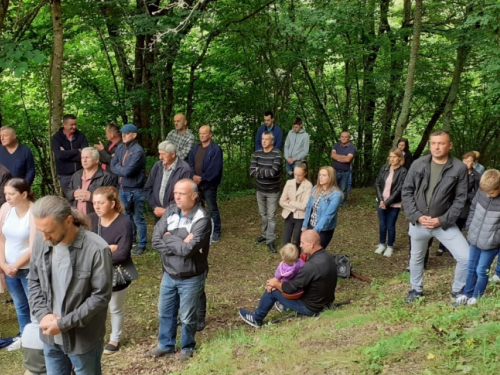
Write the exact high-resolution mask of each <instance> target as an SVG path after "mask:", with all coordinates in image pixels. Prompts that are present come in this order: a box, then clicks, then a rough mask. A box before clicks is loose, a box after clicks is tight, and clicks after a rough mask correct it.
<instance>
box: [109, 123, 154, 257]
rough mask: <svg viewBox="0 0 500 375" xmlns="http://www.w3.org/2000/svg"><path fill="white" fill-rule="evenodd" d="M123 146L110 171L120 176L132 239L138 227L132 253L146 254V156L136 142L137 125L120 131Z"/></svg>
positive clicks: (128, 125) (125, 126) (130, 125)
mask: <svg viewBox="0 0 500 375" xmlns="http://www.w3.org/2000/svg"><path fill="white" fill-rule="evenodd" d="M121 133H122V140H123V143H122V144H121V145H120V146H118V149H117V150H116V152H115V155H114V156H113V157H112V159H111V164H110V166H111V172H112V173H114V174H116V175H117V176H118V189H119V192H120V200H121V201H122V204H123V206H124V207H125V212H126V214H127V216H128V217H129V218H130V220H131V221H132V223H133V224H134V225H133V238H134V240H135V238H136V226H137V231H138V232H139V242H138V245H137V247H136V248H135V249H134V250H132V255H140V254H142V253H144V251H146V244H147V242H148V237H147V227H146V219H145V218H144V199H145V197H146V194H145V192H144V182H145V181H146V154H145V153H144V150H143V148H142V147H141V145H139V143H137V140H136V138H137V126H135V125H134V124H126V125H124V126H123V127H122V129H121Z"/></svg>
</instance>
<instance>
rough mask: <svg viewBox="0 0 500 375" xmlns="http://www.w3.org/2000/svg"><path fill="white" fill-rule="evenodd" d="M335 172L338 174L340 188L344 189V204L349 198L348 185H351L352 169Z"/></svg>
mask: <svg viewBox="0 0 500 375" xmlns="http://www.w3.org/2000/svg"><path fill="white" fill-rule="evenodd" d="M335 174H336V176H337V185H338V186H339V189H340V190H342V194H343V197H342V204H344V202H345V200H346V199H347V194H348V190H347V188H348V186H349V176H350V174H351V171H345V172H343V171H337V170H336V171H335Z"/></svg>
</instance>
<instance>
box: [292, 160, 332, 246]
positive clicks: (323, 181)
mask: <svg viewBox="0 0 500 375" xmlns="http://www.w3.org/2000/svg"><path fill="white" fill-rule="evenodd" d="M341 201H342V192H341V191H340V189H339V187H338V185H337V179H336V177H335V170H334V169H333V168H332V167H321V169H320V170H319V173H318V181H317V183H316V186H315V187H314V188H313V190H312V193H311V198H309V202H307V207H306V216H305V218H304V222H303V223H302V231H304V230H306V229H314V230H315V231H316V232H317V233H318V234H319V237H320V242H321V247H322V248H323V249H326V247H327V246H328V244H329V243H330V241H331V240H332V237H333V232H334V231H335V227H336V226H337V210H338V208H339V206H340V203H341Z"/></svg>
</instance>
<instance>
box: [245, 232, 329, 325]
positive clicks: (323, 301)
mask: <svg viewBox="0 0 500 375" xmlns="http://www.w3.org/2000/svg"><path fill="white" fill-rule="evenodd" d="M300 247H301V248H302V252H303V253H305V254H307V255H308V260H307V262H306V263H305V264H304V267H302V269H301V270H300V271H299V274H298V275H297V276H296V277H295V278H294V279H292V280H290V281H289V282H287V283H283V282H281V281H279V280H278V279H276V278H273V279H270V280H267V282H266V291H265V292H264V294H263V295H262V297H261V299H260V302H259V306H258V307H257V310H255V311H254V312H250V311H247V310H244V309H239V314H240V317H241V319H243V320H244V321H245V323H247V324H249V325H251V326H253V327H260V326H262V323H263V321H264V318H265V317H266V316H267V314H268V312H269V310H271V309H272V307H273V306H276V309H278V310H279V311H280V312H282V311H283V310H284V309H290V310H293V311H295V312H297V313H299V314H300V315H306V316H313V315H316V314H319V313H320V312H321V311H322V310H323V309H324V308H325V307H330V306H331V304H332V303H333V301H335V288H336V287H337V265H336V263H335V258H334V257H333V255H332V254H330V253H328V252H326V251H325V250H324V249H323V248H322V247H321V243H320V239H319V235H318V233H316V232H315V231H314V230H306V231H304V232H302V235H301V236H300ZM298 292H304V293H303V294H302V296H301V297H300V298H299V299H288V298H286V297H285V296H283V294H282V293H286V294H296V293H298Z"/></svg>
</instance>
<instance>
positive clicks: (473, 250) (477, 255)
mask: <svg viewBox="0 0 500 375" xmlns="http://www.w3.org/2000/svg"><path fill="white" fill-rule="evenodd" d="M499 250H500V249H492V250H481V249H479V248H478V247H476V246H474V245H470V250H469V262H468V263H467V280H466V281H465V287H464V294H465V295H466V296H467V297H469V298H470V297H474V298H478V297H481V296H482V295H483V294H484V291H485V290H486V285H488V271H489V270H490V267H491V264H492V263H493V260H495V257H496V256H497V254H498V251H499Z"/></svg>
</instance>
